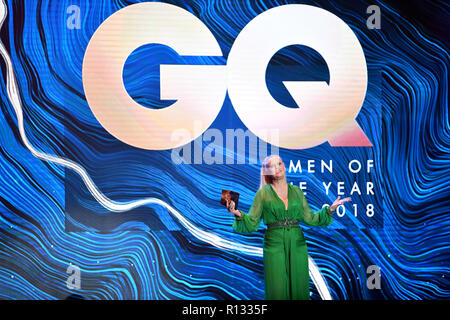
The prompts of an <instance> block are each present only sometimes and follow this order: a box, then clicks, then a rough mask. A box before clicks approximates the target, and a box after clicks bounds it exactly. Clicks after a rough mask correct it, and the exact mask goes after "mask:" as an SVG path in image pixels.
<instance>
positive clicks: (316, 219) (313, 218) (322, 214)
mask: <svg viewBox="0 0 450 320" xmlns="http://www.w3.org/2000/svg"><path fill="white" fill-rule="evenodd" d="M300 192H301V197H302V206H303V219H302V221H303V222H304V223H306V224H307V225H309V226H313V227H316V226H321V227H327V226H329V225H330V224H331V223H332V222H333V217H332V216H331V215H330V214H329V213H328V212H329V211H330V208H329V207H328V206H325V207H323V208H322V209H320V210H319V211H316V212H313V211H312V210H311V208H310V207H309V205H308V201H306V197H305V195H304V194H303V191H302V190H301V189H300Z"/></svg>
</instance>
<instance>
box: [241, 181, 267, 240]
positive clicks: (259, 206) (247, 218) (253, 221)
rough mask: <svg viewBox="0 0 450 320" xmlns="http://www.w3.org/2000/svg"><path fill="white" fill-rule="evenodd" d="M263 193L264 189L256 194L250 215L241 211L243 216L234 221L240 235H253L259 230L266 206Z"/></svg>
mask: <svg viewBox="0 0 450 320" xmlns="http://www.w3.org/2000/svg"><path fill="white" fill-rule="evenodd" d="M263 192H264V191H263V190H262V189H259V190H258V192H256V195H255V199H254V200H253V204H252V206H251V208H250V211H249V213H248V214H246V213H245V212H244V211H242V210H239V212H240V213H241V216H240V217H237V216H236V217H235V219H234V223H233V229H234V231H236V232H239V233H251V232H254V231H257V230H258V229H259V225H260V223H261V215H262V211H263V204H264V202H263V200H264V197H263Z"/></svg>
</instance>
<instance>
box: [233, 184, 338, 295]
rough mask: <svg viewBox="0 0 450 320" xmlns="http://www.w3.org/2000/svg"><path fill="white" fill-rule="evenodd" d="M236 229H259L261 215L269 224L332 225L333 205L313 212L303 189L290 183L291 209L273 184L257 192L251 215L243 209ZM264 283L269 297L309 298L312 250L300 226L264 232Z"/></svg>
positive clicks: (250, 230)
mask: <svg viewBox="0 0 450 320" xmlns="http://www.w3.org/2000/svg"><path fill="white" fill-rule="evenodd" d="M239 211H240V212H241V213H242V216H241V217H236V218H235V220H234V223H233V229H234V230H235V231H236V232H239V233H250V232H253V231H257V230H258V228H259V225H260V221H261V218H262V219H263V222H264V224H266V225H269V224H271V223H274V222H278V221H282V220H284V219H285V218H289V219H292V220H299V221H301V222H304V223H305V224H307V225H309V226H323V227H326V226H328V225H329V224H330V223H331V222H333V218H332V217H331V215H330V214H329V212H330V209H329V207H327V206H326V207H323V208H322V209H321V210H319V211H318V212H313V211H311V209H310V208H309V206H308V203H307V201H306V198H305V195H304V194H303V191H302V190H301V189H300V188H299V187H297V186H294V185H291V184H289V183H288V209H287V210H286V207H285V204H284V202H283V201H282V200H281V199H280V198H279V197H278V195H277V193H276V192H275V190H274V189H273V188H272V186H271V185H270V184H267V185H265V186H264V187H262V188H260V189H259V190H258V192H257V193H256V196H255V199H254V201H253V204H252V206H251V208H250V212H249V214H246V213H245V212H244V211H242V210H239ZM263 252H264V282H265V293H266V299H267V300H275V299H283V300H309V298H310V295H309V267H308V250H307V248H306V242H305V237H304V235H303V231H302V229H301V228H300V226H299V225H298V224H297V225H295V226H290V227H289V226H276V227H273V228H269V229H267V231H266V233H265V235H264V250H263Z"/></svg>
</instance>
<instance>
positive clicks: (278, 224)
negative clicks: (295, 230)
mask: <svg viewBox="0 0 450 320" xmlns="http://www.w3.org/2000/svg"><path fill="white" fill-rule="evenodd" d="M299 223H300V220H291V219H289V218H285V219H284V220H282V221H277V222H274V223H271V224H268V225H267V227H268V228H269V229H270V228H273V227H285V228H288V227H292V226H295V225H298V224H299Z"/></svg>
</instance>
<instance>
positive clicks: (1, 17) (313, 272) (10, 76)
mask: <svg viewBox="0 0 450 320" xmlns="http://www.w3.org/2000/svg"><path fill="white" fill-rule="evenodd" d="M6 15H7V7H6V4H5V1H4V0H1V4H0V28H1V27H2V26H3V22H4V21H5V19H6ZM0 54H1V55H2V57H3V59H4V61H5V64H6V68H7V69H6V90H7V94H8V98H9V100H10V102H11V104H12V106H13V108H14V111H15V112H16V116H17V122H18V127H19V132H20V136H21V138H22V141H23V143H24V144H25V146H26V147H27V148H28V150H30V152H31V153H32V154H33V155H34V156H35V157H36V158H39V159H41V160H45V161H51V162H54V163H57V164H60V165H62V166H64V167H67V168H70V169H72V170H74V171H76V172H77V173H78V174H79V175H80V176H81V178H82V179H83V182H84V183H85V185H86V187H87V188H88V190H89V191H90V192H91V194H92V195H93V197H94V198H95V199H96V200H97V201H98V202H99V203H100V204H101V205H102V206H103V207H105V208H106V209H108V210H110V211H113V212H124V211H129V210H132V209H134V208H137V207H140V206H143V205H146V204H149V203H155V204H159V205H161V206H163V207H165V208H166V209H167V210H168V211H170V213H172V214H173V215H174V216H175V217H176V218H177V219H178V220H179V221H180V222H181V224H182V225H183V226H184V227H185V228H186V229H187V230H188V231H189V232H190V233H191V234H192V235H193V236H194V237H196V238H197V239H199V240H201V241H204V242H206V243H209V244H210V245H213V246H215V247H217V248H220V249H224V250H228V251H230V250H232V251H236V250H237V251H240V252H244V253H246V254H248V255H252V256H263V249H262V248H260V247H255V246H249V245H245V244H239V243H235V242H232V241H230V240H226V239H223V238H221V237H220V236H218V235H216V234H214V233H211V232H207V231H204V230H201V229H199V228H197V227H196V226H194V225H193V224H192V223H191V222H190V221H188V220H187V219H186V218H185V217H184V216H183V215H181V214H180V213H179V212H178V211H176V210H175V209H174V208H172V207H171V206H170V205H168V204H167V203H165V202H164V201H162V200H160V199H157V198H146V199H142V200H136V201H129V202H117V201H114V200H111V199H109V198H108V197H106V196H105V195H104V194H103V193H102V192H100V190H98V188H97V187H96V186H95V184H94V182H93V181H92V179H91V178H90V176H89V175H88V174H87V172H86V170H85V169H84V168H83V167H82V166H80V165H79V164H77V163H75V162H73V161H71V160H68V159H65V158H61V157H56V156H52V155H48V154H45V153H42V152H39V151H37V150H36V149H34V147H33V146H32V145H31V144H30V143H29V141H28V139H27V137H26V134H25V129H24V126H23V112H22V103H21V100H20V96H19V94H18V91H19V90H18V87H17V82H16V77H15V75H14V69H13V66H12V62H11V58H10V56H9V54H8V52H7V51H6V48H5V47H4V44H3V41H1V40H0ZM308 262H309V273H310V276H311V278H312V280H313V282H314V284H315V286H316V288H317V290H318V292H319V294H320V297H321V298H322V299H323V300H332V298H331V295H330V292H329V290H328V287H327V285H326V283H325V280H324V279H323V277H322V274H321V273H320V271H319V269H318V268H317V265H316V264H315V263H314V260H313V259H312V258H311V257H310V256H308Z"/></svg>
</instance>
